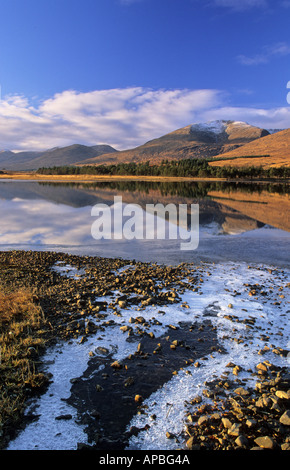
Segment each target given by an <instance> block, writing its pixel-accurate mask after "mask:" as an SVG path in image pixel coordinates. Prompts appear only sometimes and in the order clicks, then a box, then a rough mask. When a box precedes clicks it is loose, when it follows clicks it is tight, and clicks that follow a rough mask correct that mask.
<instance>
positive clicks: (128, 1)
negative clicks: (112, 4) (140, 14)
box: [119, 0, 144, 5]
mask: <svg viewBox="0 0 290 470" xmlns="http://www.w3.org/2000/svg"><path fill="white" fill-rule="evenodd" d="M143 1H144V0H119V2H120V3H121V5H133V3H140V2H143Z"/></svg>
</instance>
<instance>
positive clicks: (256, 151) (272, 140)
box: [210, 129, 290, 168]
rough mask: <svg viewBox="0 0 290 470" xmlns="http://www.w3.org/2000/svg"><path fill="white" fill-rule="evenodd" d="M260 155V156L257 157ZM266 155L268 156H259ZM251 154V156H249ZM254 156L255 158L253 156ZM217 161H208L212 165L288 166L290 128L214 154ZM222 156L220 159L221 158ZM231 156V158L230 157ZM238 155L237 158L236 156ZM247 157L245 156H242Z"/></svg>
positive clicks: (289, 164)
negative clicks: (220, 153)
mask: <svg viewBox="0 0 290 470" xmlns="http://www.w3.org/2000/svg"><path fill="white" fill-rule="evenodd" d="M259 155H260V157H258V156H259ZM263 155H268V157H264V158H263V157H261V156H263ZM250 156H252V158H249V157H250ZM255 156H256V157H257V158H255ZM216 157H218V158H219V160H218V161H215V162H212V163H210V165H213V166H228V165H230V166H237V167H243V166H262V167H263V168H271V167H281V166H285V167H289V166H290V129H286V130H284V131H280V132H278V133H277V134H271V135H267V136H266V137H262V138H260V139H257V140H254V141H253V142H250V143H249V144H246V145H243V146H242V147H239V148H237V149H235V150H232V151H231V152H226V153H224V154H222V155H216ZM222 157H223V158H224V160H222V159H221V158H222ZM231 157H232V158H233V160H231V159H230V158H231ZM236 157H239V158H236ZM243 157H247V158H243Z"/></svg>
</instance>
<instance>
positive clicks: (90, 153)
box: [0, 144, 117, 171]
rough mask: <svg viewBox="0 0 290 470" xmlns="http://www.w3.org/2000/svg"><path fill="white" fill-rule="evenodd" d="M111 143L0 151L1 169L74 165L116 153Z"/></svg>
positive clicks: (29, 168)
mask: <svg viewBox="0 0 290 470" xmlns="http://www.w3.org/2000/svg"><path fill="white" fill-rule="evenodd" d="M116 152H117V150H115V149H114V148H113V147H111V146H110V145H94V146H92V147H87V146H86V145H78V144H75V145H70V146H68V147H60V148H53V149H50V150H47V151H44V152H19V153H14V152H10V151H2V152H0V169H1V168H2V169H4V168H5V169H6V170H11V171H23V170H36V169H38V168H41V167H53V166H62V165H74V164H76V163H78V162H81V161H82V160H84V159H87V158H92V157H94V158H96V159H97V158H98V157H99V156H100V155H102V154H104V153H106V154H110V153H116Z"/></svg>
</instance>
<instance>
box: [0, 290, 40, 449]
mask: <svg viewBox="0 0 290 470" xmlns="http://www.w3.org/2000/svg"><path fill="white" fill-rule="evenodd" d="M44 324H45V319H44V316H43V312H42V310H41V308H40V307H39V306H37V305H36V303H35V301H34V296H33V293H32V292H31V291H29V290H26V289H21V290H18V291H16V292H4V291H3V289H1V288H0V448H1V437H2V435H4V434H5V433H4V431H6V430H7V428H8V429H10V428H12V429H13V426H14V425H15V424H16V423H17V421H18V420H19V419H20V418H21V415H22V413H23V409H24V402H25V398H26V397H27V394H30V393H31V392H32V391H36V390H37V389H39V387H42V386H43V385H44V384H45V383H46V382H47V378H46V377H45V375H44V374H42V373H41V372H39V371H38V370H37V368H38V367H37V365H38V362H37V360H38V355H39V353H40V351H41V349H42V348H43V347H44V345H45V340H44V338H43V334H44V332H45V330H44V329H43V327H44ZM2 445H3V443H2Z"/></svg>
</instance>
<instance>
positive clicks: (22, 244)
mask: <svg viewBox="0 0 290 470" xmlns="http://www.w3.org/2000/svg"><path fill="white" fill-rule="evenodd" d="M114 196H122V201H123V203H124V204H128V203H135V204H138V205H139V206H141V207H142V209H143V211H144V214H145V209H146V204H157V203H162V204H164V205H166V204H169V203H173V204H188V207H190V204H199V211H200V215H199V221H200V227H199V245H198V248H197V249H196V250H192V251H181V250H180V239H177V240H168V239H167V240H157V239H154V240H130V241H128V240H98V241H97V240H95V239H94V238H93V237H92V235H91V226H92V223H93V222H94V220H95V218H94V217H92V216H91V209H92V207H93V206H94V205H95V204H99V203H102V204H107V205H109V206H111V207H112V205H113V203H114ZM289 214H290V198H289V186H286V185H270V184H264V185H257V184H254V185H251V184H233V183H220V182H219V183H215V182H212V183H153V182H150V183H148V182H127V183H126V182H121V181H120V182H114V183H93V184H79V183H40V182H28V181H12V180H11V181H7V180H2V181H1V180H0V215H1V228H0V247H1V248H0V249H1V250H10V249H26V250H28V249H29V250H53V251H65V252H69V253H74V254H81V255H94V256H95V255H97V256H105V257H122V258H125V259H136V260H141V261H156V262H158V263H167V264H176V263H180V262H183V261H184V262H192V261H198V262H200V261H215V262H219V261H229V260H230V261H246V262H254V263H267V264H273V265H279V266H289V265H290V255H289V253H290V220H289ZM140 223H142V221H140Z"/></svg>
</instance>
